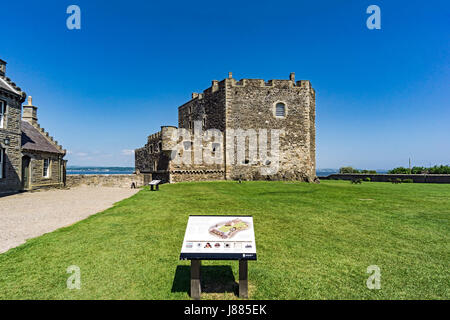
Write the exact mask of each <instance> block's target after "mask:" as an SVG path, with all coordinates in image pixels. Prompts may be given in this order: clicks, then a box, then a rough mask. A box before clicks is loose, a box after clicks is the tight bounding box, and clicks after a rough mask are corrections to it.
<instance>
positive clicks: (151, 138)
mask: <svg viewBox="0 0 450 320" xmlns="http://www.w3.org/2000/svg"><path fill="white" fill-rule="evenodd" d="M155 140H161V131H158V132H156V133H153V134H151V135H149V136H148V138H147V141H148V142H152V141H155Z"/></svg>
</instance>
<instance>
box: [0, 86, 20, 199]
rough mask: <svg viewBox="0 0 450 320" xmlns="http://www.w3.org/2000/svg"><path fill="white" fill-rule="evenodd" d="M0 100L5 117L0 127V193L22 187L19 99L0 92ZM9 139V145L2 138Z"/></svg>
mask: <svg viewBox="0 0 450 320" xmlns="http://www.w3.org/2000/svg"><path fill="white" fill-rule="evenodd" d="M0 100H2V101H3V102H5V103H6V118H5V119H4V125H3V128H0V148H2V149H3V150H4V151H5V157H4V162H5V164H4V177H3V178H2V179H0V193H2V192H11V191H18V190H20V189H21V188H22V181H21V179H22V156H21V150H20V148H21V131H20V123H21V122H20V117H21V104H22V103H21V101H20V100H19V99H18V98H17V97H16V96H14V95H12V94H9V93H6V92H0ZM6 138H8V139H9V140H10V144H9V145H5V144H4V140H5V139H6Z"/></svg>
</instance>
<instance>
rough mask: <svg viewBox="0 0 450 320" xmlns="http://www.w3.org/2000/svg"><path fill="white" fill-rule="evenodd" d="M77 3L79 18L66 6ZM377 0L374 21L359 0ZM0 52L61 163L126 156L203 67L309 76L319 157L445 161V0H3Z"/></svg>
mask: <svg viewBox="0 0 450 320" xmlns="http://www.w3.org/2000/svg"><path fill="white" fill-rule="evenodd" d="M71 4H77V5H79V6H80V8H81V13H82V21H81V30H68V29H67V28H66V18H67V17H68V15H67V14H66V8H67V7H68V6H69V5H71ZM371 4H376V5H378V6H379V7H380V8H381V30H369V29H367V27H366V19H367V17H368V16H369V15H368V14H366V8H367V7H368V6H369V5H371ZM1 11H2V18H1V19H0V25H1V31H2V32H1V35H2V37H1V42H0V58H2V59H3V60H6V61H7V62H8V65H7V75H8V76H9V77H11V78H12V80H13V81H15V82H16V83H17V84H18V85H19V86H20V87H21V88H22V89H23V90H24V91H26V92H27V93H28V94H29V95H32V96H33V102H34V104H35V105H37V106H38V107H39V109H38V114H39V120H40V123H41V125H42V126H43V127H44V128H46V129H48V131H50V133H51V134H52V135H53V136H55V137H56V139H57V140H58V141H60V142H61V143H62V144H63V146H64V147H65V148H66V149H67V150H69V155H68V156H67V158H68V159H69V165H107V166H109V165H120V166H122V165H123V166H125V165H130V166H133V165H134V156H133V155H132V154H130V152H128V151H127V150H132V149H135V148H137V147H141V146H143V145H144V144H145V142H146V137H147V135H148V134H151V133H153V132H155V131H157V130H159V127H160V126H161V125H177V107H178V106H179V105H181V104H183V103H184V102H186V101H187V100H188V99H189V98H190V94H191V92H198V91H202V90H204V89H205V88H207V87H209V86H210V83H211V80H213V79H217V80H222V79H223V78H225V77H226V76H227V72H228V71H232V72H233V75H234V77H235V78H237V79H241V78H263V79H266V80H269V79H287V78H288V76H289V72H296V78H297V79H298V80H300V79H309V80H311V82H312V85H313V86H314V88H315V89H316V93H317V101H316V105H317V166H318V168H336V167H339V166H343V165H352V166H355V167H358V168H372V169H379V168H391V167H394V166H400V165H403V166H407V165H408V158H409V157H411V158H412V161H413V164H414V165H429V164H439V163H447V164H448V163H450V129H449V126H450V103H449V101H450V99H449V98H450V90H449V83H450V81H449V80H450V76H449V69H450V68H449V49H450V46H449V44H450V42H449V39H450V38H449V35H450V32H449V31H450V19H449V17H450V3H449V2H448V1H433V0H430V1H416V0H412V1H411V0H410V1H392V0H390V1H380V0H371V1H364V0H354V1H351V0H340V1H338V0H330V1H320V0H319V1H301V0H296V1H273V0H271V1H263V0H258V1H242V0H241V1H225V2H224V1H136V0H129V1H92V0H91V1H85V0H74V1H72V0H71V1H63V0H58V1H20V0H17V1H6V2H3V3H2V5H1Z"/></svg>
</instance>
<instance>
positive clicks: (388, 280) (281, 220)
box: [0, 181, 450, 299]
mask: <svg viewBox="0 0 450 320" xmlns="http://www.w3.org/2000/svg"><path fill="white" fill-rule="evenodd" d="M80 201H83V199H80ZM190 214H210V215H211V214H213V215H230V214H231V215H253V217H254V225H255V232H256V243H257V252H258V260H257V261H254V262H253V261H251V262H249V286H250V298H251V299H449V298H450V292H449V288H450V273H449V263H450V255H449V243H450V242H449V234H450V232H449V231H450V227H449V226H450V225H449V218H450V185H438V184H399V185H394V184H390V183H375V182H365V183H363V184H362V185H352V184H350V182H344V181H323V182H322V183H321V184H318V185H316V184H307V183H292V182H243V183H242V184H238V183H236V182H200V183H178V184H172V185H163V186H161V188H160V191H159V192H150V191H148V190H142V191H141V192H139V193H138V194H136V195H135V196H133V197H131V198H129V199H126V200H124V201H121V202H119V203H117V204H116V205H115V206H114V207H112V208H110V209H108V210H106V211H104V212H101V213H98V214H96V215H94V216H92V217H90V218H88V219H86V220H84V221H81V222H79V223H76V224H74V225H72V226H70V227H67V228H62V229H59V230H57V231H55V232H52V233H49V234H46V235H43V236H41V237H38V238H36V239H32V240H29V241H27V243H25V244H24V245H21V246H19V247H17V248H15V249H12V250H10V251H8V252H7V253H4V254H1V255H0V299H189V294H188V291H189V262H188V261H180V260H179V253H180V249H181V245H182V241H183V237H184V232H185V228H186V223H187V219H188V216H189V215H190ZM71 265H77V266H79V267H80V269H81V289H80V290H69V289H67V286H66V281H67V278H68V277H69V276H70V274H67V273H66V269H67V267H68V266H71ZM370 265H377V266H379V268H380V269H381V289H380V290H369V289H368V288H367V286H366V280H367V278H368V277H369V276H370V274H368V273H367V267H368V266H370ZM202 275H203V277H204V282H203V285H204V290H205V291H207V293H205V294H204V295H203V296H202V297H203V298H205V299H237V297H236V295H235V292H234V291H235V290H236V282H237V279H238V263H237V262H236V261H208V262H204V263H203V269H202Z"/></svg>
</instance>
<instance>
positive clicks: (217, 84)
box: [180, 72, 312, 108]
mask: <svg viewBox="0 0 450 320" xmlns="http://www.w3.org/2000/svg"><path fill="white" fill-rule="evenodd" d="M227 84H228V85H229V86H231V87H238V88H239V87H253V88H269V89H270V88H277V89H289V88H299V89H306V90H311V89H312V86H311V82H310V81H309V80H299V81H295V73H294V72H291V73H290V75H289V79H272V80H268V81H265V80H264V79H249V78H244V79H241V80H239V81H238V80H236V79H234V78H233V75H232V73H231V72H229V74H228V78H226V79H223V80H222V81H218V80H212V81H211V87H209V88H207V89H205V90H203V93H198V92H193V93H192V95H191V100H189V101H188V102H186V103H185V104H183V105H182V106H180V108H181V107H183V106H184V105H186V104H187V103H189V102H190V101H192V100H195V99H198V100H201V99H203V98H204V97H205V95H208V94H212V93H215V92H217V91H219V90H220V89H225V88H226V86H227Z"/></svg>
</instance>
